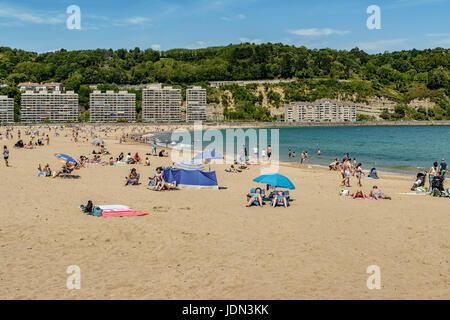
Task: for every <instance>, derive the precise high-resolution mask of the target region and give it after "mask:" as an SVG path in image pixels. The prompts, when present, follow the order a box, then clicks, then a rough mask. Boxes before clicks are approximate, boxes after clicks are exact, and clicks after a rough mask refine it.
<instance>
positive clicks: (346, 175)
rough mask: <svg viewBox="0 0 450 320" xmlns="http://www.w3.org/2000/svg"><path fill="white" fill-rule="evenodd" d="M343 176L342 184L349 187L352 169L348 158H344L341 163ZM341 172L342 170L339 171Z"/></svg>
mask: <svg viewBox="0 0 450 320" xmlns="http://www.w3.org/2000/svg"><path fill="white" fill-rule="evenodd" d="M342 170H343V176H344V178H343V179H342V186H344V187H350V175H351V173H352V169H351V167H350V160H349V159H345V162H344V163H343V164H342ZM341 172H342V171H341Z"/></svg>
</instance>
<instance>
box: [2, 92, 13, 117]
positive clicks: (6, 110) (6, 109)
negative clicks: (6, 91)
mask: <svg viewBox="0 0 450 320" xmlns="http://www.w3.org/2000/svg"><path fill="white" fill-rule="evenodd" d="M12 122H14V99H12V98H8V97H7V96H0V123H12Z"/></svg>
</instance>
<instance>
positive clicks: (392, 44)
mask: <svg viewBox="0 0 450 320" xmlns="http://www.w3.org/2000/svg"><path fill="white" fill-rule="evenodd" d="M406 41H408V39H392V40H377V41H371V42H360V43H358V48H360V49H362V50H367V51H386V50H389V49H397V48H398V46H399V45H401V44H404V43H405V42H406Z"/></svg>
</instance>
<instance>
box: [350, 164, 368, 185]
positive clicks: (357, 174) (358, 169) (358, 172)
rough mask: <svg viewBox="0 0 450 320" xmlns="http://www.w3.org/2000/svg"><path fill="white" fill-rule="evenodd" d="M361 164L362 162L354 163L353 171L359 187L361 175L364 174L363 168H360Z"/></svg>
mask: <svg viewBox="0 0 450 320" xmlns="http://www.w3.org/2000/svg"><path fill="white" fill-rule="evenodd" d="M361 166H362V164H361V163H358V164H357V165H356V169H355V171H354V172H353V173H354V175H355V176H356V178H357V179H358V186H359V187H362V184H361V175H363V176H364V175H365V174H364V172H363V170H362V168H361Z"/></svg>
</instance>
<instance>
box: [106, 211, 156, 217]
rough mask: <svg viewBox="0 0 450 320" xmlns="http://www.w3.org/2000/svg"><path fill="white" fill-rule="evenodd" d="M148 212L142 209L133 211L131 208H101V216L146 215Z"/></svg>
mask: <svg viewBox="0 0 450 320" xmlns="http://www.w3.org/2000/svg"><path fill="white" fill-rule="evenodd" d="M146 215H148V213H146V212H142V211H134V210H131V209H106V210H102V217H103V218H109V217H132V216H146Z"/></svg>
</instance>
